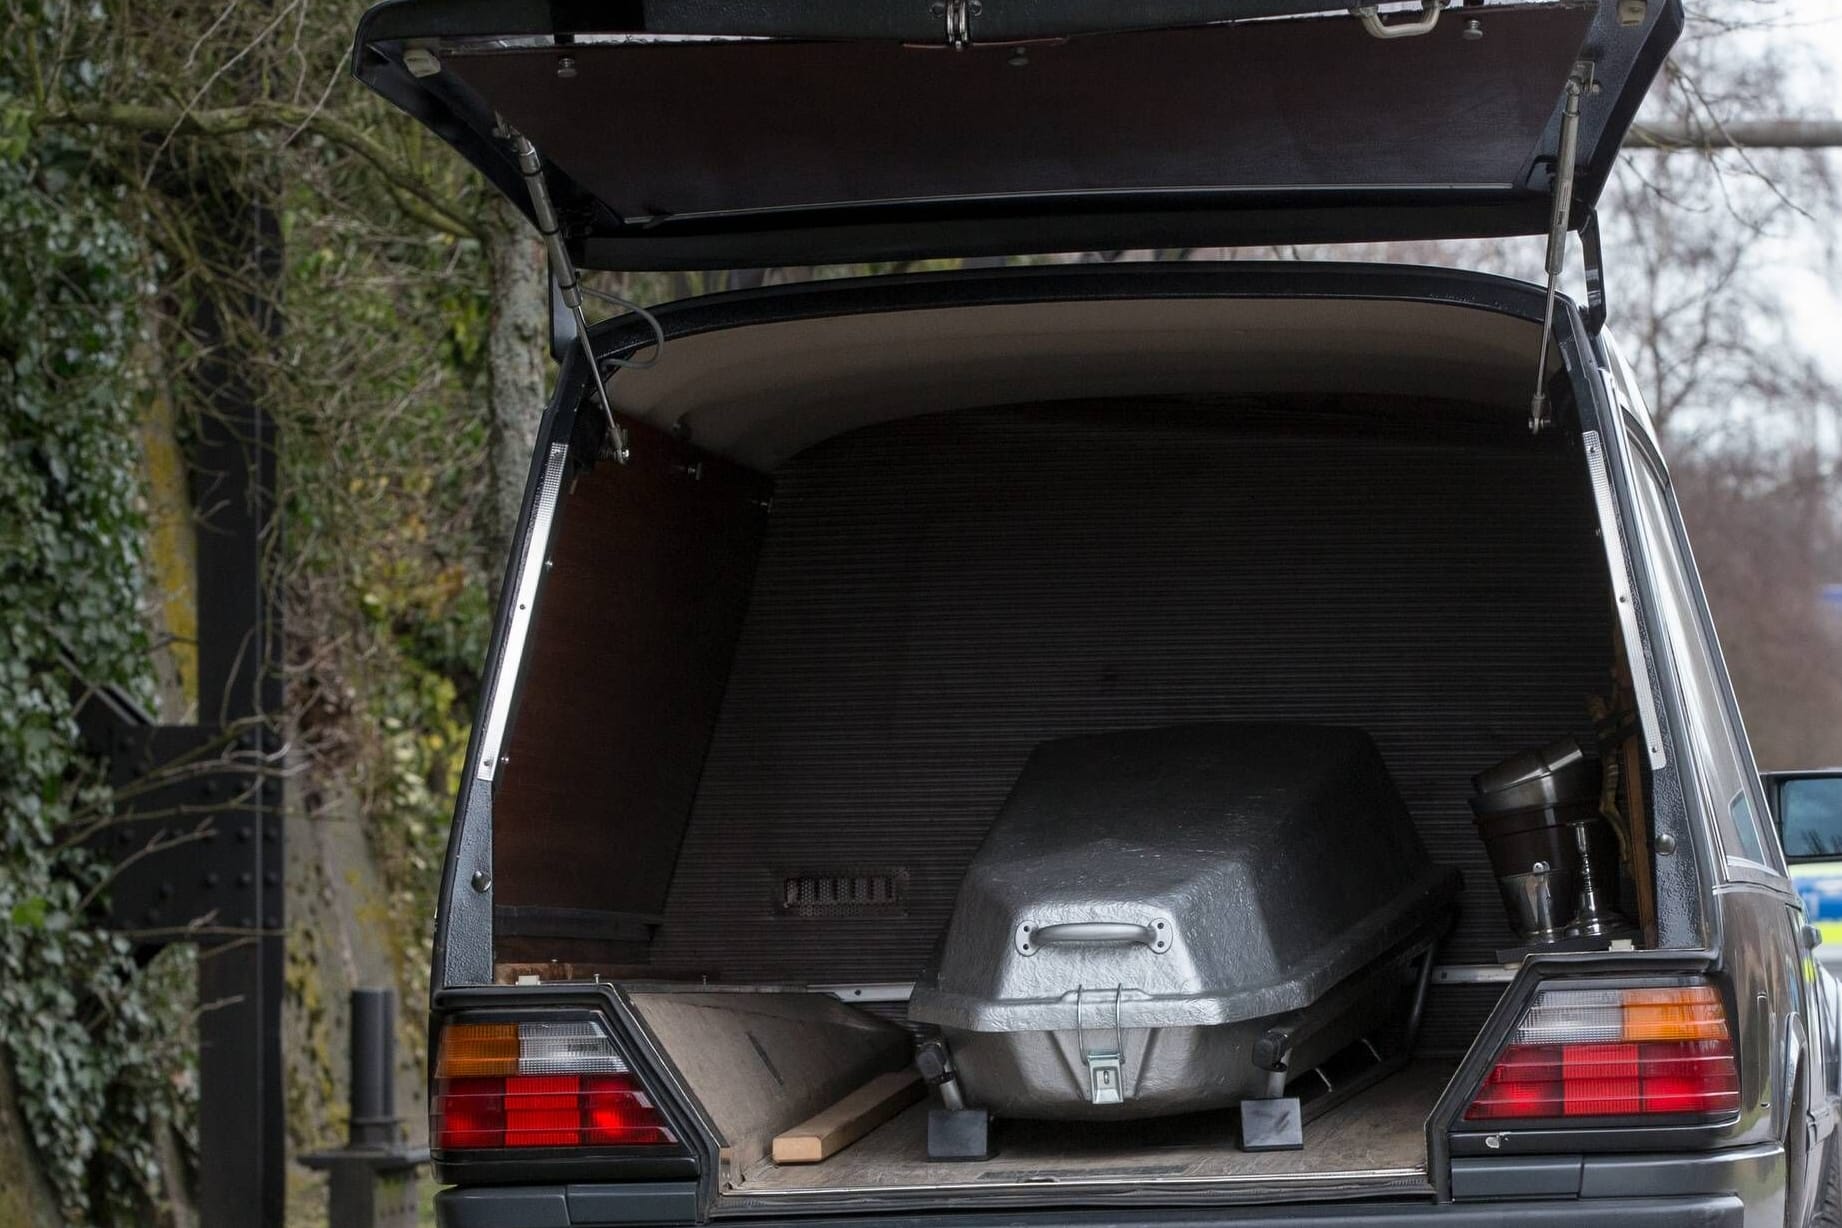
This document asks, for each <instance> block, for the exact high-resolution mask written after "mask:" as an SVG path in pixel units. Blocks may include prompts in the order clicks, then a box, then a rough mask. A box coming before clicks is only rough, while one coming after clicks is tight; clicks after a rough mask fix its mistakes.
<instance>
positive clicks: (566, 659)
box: [493, 428, 767, 964]
mask: <svg viewBox="0 0 1842 1228" xmlns="http://www.w3.org/2000/svg"><path fill="white" fill-rule="evenodd" d="M766 487H767V484H766V481H765V479H763V478H761V477H760V476H759V475H757V474H754V473H752V472H750V471H748V470H746V469H743V468H740V467H739V466H735V465H732V464H729V463H728V462H725V461H721V460H717V459H715V458H711V457H707V456H701V455H699V454H697V453H695V452H693V451H692V450H691V449H689V448H687V447H685V446H683V445H682V444H679V443H677V442H675V441H673V440H672V439H670V438H668V437H667V436H664V435H661V434H658V433H656V432H652V431H648V430H645V429H643V428H641V429H639V430H637V431H636V434H635V439H634V446H633V459H632V461H631V463H629V464H627V465H617V464H614V463H613V462H611V461H603V462H601V463H599V464H597V465H596V466H595V467H594V468H592V469H590V470H588V471H586V472H583V473H581V474H579V475H578V476H577V477H576V479H575V482H574V485H573V486H572V487H571V488H570V489H569V491H568V493H567V495H566V497H565V499H564V500H563V504H562V508H561V512H560V515H559V523H558V527H557V530H556V534H555V538H554V542H553V548H552V551H551V560H552V567H551V571H550V574H549V576H548V577H547V578H546V580H545V587H544V589H543V592H542V597H541V599H540V601H539V603H538V608H537V611H536V617H535V623H534V626H533V628H532V632H531V635H530V638H529V640H528V643H529V645H530V647H529V654H530V655H529V657H528V660H527V664H526V674H525V681H524V687H523V691H522V695H521V698H520V701H519V707H518V709H517V711H516V712H515V713H514V716H513V720H512V724H511V730H510V734H509V737H508V740H507V749H506V754H507V756H508V757H509V759H508V762H507V763H506V764H505V765H504V766H503V767H502V768H501V769H500V774H499V787H498V794H497V797H496V799H495V801H494V805H493V866H494V875H495V879H496V887H495V902H496V906H495V909H494V930H495V935H496V943H495V946H496V950H495V957H496V959H497V960H498V961H499V962H500V963H502V964H503V963H506V962H508V961H509V962H515V961H518V960H520V959H527V958H528V959H538V960H544V961H549V960H561V961H564V962H567V961H569V960H572V959H580V960H588V961H599V962H604V963H605V962H609V961H611V962H614V963H625V962H643V960H644V958H645V952H646V941H647V938H648V936H649V934H650V932H651V928H652V926H654V925H655V924H656V923H657V922H658V920H659V918H660V916H661V914H662V913H663V912H664V908H665V889H666V884H667V883H668V882H669V881H670V877H671V869H672V864H673V862H674V860H675V859H676V857H677V854H678V844H679V840H680V838H681V837H682V835H683V832H684V827H685V823H686V821H687V819H688V817H689V814H690V808H691V799H692V797H693V795H694V794H695V792H696V789H697V776H698V772H699V770H700V768H701V766H702V763H703V758H704V751H705V749H706V748H707V746H708V745H709V739H710V730H711V727H712V726H713V724H714V723H715V720H716V713H717V707H718V704H719V702H720V701H721V698H722V694H723V684H724V681H725V679H726V677H727V675H728V671H729V663H730V660H731V657H732V654H733V647H734V643H735V638H736V634H737V632H738V630H739V628H740V627H741V622H742V612H743V610H744V608H745V607H746V605H747V601H748V590H749V582H750V577H751V575H752V572H753V568H754V557H755V553H756V550H757V548H758V544H759V540H760V532H761V525H762V522H763V520H764V519H765V508H764V504H765V501H766V500H765V495H766Z"/></svg>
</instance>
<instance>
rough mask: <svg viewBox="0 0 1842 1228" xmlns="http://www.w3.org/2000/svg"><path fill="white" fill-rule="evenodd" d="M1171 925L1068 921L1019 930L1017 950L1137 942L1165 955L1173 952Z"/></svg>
mask: <svg viewBox="0 0 1842 1228" xmlns="http://www.w3.org/2000/svg"><path fill="white" fill-rule="evenodd" d="M1170 936H1171V929H1170V922H1168V921H1163V920H1158V921H1153V922H1152V923H1151V924H1150V925H1138V924H1136V923H1134V922H1131V921H1064V922H1062V923H1060V924H1058V925H1042V926H1033V925H1030V924H1028V923H1026V924H1024V925H1021V926H1019V927H1018V928H1017V949H1018V950H1019V951H1021V952H1022V953H1023V954H1025V955H1033V954H1035V953H1036V949H1037V948H1038V947H1047V946H1053V945H1055V944H1058V943H1063V942H1135V943H1137V944H1138V945H1140V946H1142V947H1150V948H1151V949H1152V950H1153V951H1155V952H1157V953H1158V954H1160V955H1162V954H1163V953H1164V952H1165V951H1168V950H1170Z"/></svg>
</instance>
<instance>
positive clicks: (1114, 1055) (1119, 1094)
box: [1075, 985, 1126, 1104]
mask: <svg viewBox="0 0 1842 1228" xmlns="http://www.w3.org/2000/svg"><path fill="white" fill-rule="evenodd" d="M1123 992H1124V990H1123V989H1122V987H1121V986H1118V985H1115V986H1114V987H1113V1026H1112V1028H1111V1029H1103V1030H1110V1031H1111V1032H1112V1033H1113V1043H1112V1044H1110V1045H1107V1044H1100V1045H1094V1046H1089V1045H1088V1043H1087V1029H1086V1028H1084V1027H1083V1026H1082V1024H1081V1001H1082V999H1083V998H1085V997H1086V996H1087V991H1086V990H1085V989H1076V990H1075V1045H1076V1046H1077V1047H1078V1048H1079V1049H1080V1050H1081V1062H1082V1065H1084V1066H1085V1067H1086V1068H1087V1099H1088V1103H1090V1104H1124V1103H1125V1102H1126V1086H1125V1071H1124V1066H1125V1062H1124V1057H1125V1055H1124V1053H1123V1052H1122V1051H1123V1049H1124V1048H1125V1033H1124V1032H1122V1031H1120V1028H1119V999H1120V996H1121V994H1122V993H1123Z"/></svg>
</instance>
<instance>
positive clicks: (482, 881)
mask: <svg viewBox="0 0 1842 1228" xmlns="http://www.w3.org/2000/svg"><path fill="white" fill-rule="evenodd" d="M491 888H492V875H490V874H488V873H487V872H486V871H484V870H475V871H474V872H473V889H474V890H475V891H477V892H479V893H480V894H481V895H485V894H486V893H487V891H489V890H491Z"/></svg>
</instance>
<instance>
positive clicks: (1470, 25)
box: [1463, 17, 1484, 43]
mask: <svg viewBox="0 0 1842 1228" xmlns="http://www.w3.org/2000/svg"><path fill="white" fill-rule="evenodd" d="M1463 37H1464V38H1465V39H1467V40H1468V41H1470V42H1474V43H1475V42H1476V41H1477V40H1478V39H1480V38H1482V37H1484V23H1483V22H1481V21H1479V20H1478V19H1477V18H1475V17H1473V18H1472V19H1471V20H1470V21H1467V22H1466V23H1465V32H1464V36H1463Z"/></svg>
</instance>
